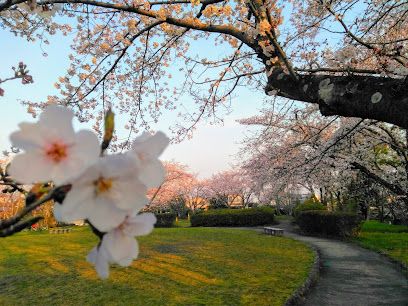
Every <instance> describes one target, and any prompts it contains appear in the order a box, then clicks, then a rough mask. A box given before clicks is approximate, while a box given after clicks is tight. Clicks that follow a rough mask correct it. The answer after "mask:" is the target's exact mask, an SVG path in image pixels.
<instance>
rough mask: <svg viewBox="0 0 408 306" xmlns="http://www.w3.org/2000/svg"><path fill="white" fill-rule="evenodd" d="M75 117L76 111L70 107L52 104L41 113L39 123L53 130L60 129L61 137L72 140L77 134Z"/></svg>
mask: <svg viewBox="0 0 408 306" xmlns="http://www.w3.org/2000/svg"><path fill="white" fill-rule="evenodd" d="M73 117H74V113H73V112H72V110H70V109H69V108H66V107H63V106H57V105H50V106H48V107H47V108H46V109H45V110H44V111H43V112H42V113H41V115H40V120H39V124H41V125H43V126H44V127H46V128H48V129H50V130H51V131H58V135H59V137H60V138H62V139H65V140H69V141H72V140H73V139H74V136H75V132H74V128H73V126H72V118H73Z"/></svg>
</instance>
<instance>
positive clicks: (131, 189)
mask: <svg viewBox="0 0 408 306" xmlns="http://www.w3.org/2000/svg"><path fill="white" fill-rule="evenodd" d="M113 189H114V190H112V192H113V193H115V195H116V197H115V198H116V200H115V205H116V206H117V207H118V208H120V209H124V210H138V211H139V210H140V209H141V208H143V206H145V205H146V204H147V203H148V202H149V201H148V199H147V197H146V193H147V188H146V186H145V185H143V184H142V183H141V182H140V181H139V180H138V179H133V180H129V179H121V178H119V179H116V180H115V183H114V187H113Z"/></svg>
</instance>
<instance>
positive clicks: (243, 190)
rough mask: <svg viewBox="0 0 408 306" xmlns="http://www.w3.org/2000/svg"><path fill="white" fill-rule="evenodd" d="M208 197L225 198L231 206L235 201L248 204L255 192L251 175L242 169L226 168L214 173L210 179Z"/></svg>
mask: <svg viewBox="0 0 408 306" xmlns="http://www.w3.org/2000/svg"><path fill="white" fill-rule="evenodd" d="M207 185H208V191H209V193H208V194H207V197H208V198H216V199H225V200H226V203H225V204H226V205H227V206H231V205H232V204H233V203H234V202H235V201H237V200H238V201H240V202H241V203H242V205H244V206H245V205H247V204H248V202H249V200H250V197H251V195H252V194H253V191H252V186H251V185H250V177H248V176H246V175H245V174H244V172H242V171H240V169H239V168H238V169H234V170H226V171H222V172H219V173H216V174H214V175H213V176H212V177H211V178H210V179H209V180H208V181H207Z"/></svg>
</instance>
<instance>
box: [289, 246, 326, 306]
mask: <svg viewBox="0 0 408 306" xmlns="http://www.w3.org/2000/svg"><path fill="white" fill-rule="evenodd" d="M291 239H293V238H291ZM302 242H303V243H304V244H306V245H307V246H308V247H309V248H311V249H312V251H313V253H314V261H313V264H312V267H311V269H310V270H309V275H308V276H307V278H306V280H305V282H304V283H303V284H302V285H301V286H300V287H298V288H297V289H296V291H295V292H294V293H292V295H291V296H290V297H289V298H288V299H287V300H286V302H285V304H283V306H295V305H302V303H303V302H304V300H305V298H306V296H307V294H308V293H309V292H310V290H311V289H312V288H313V286H314V285H315V284H316V283H317V281H318V280H319V275H320V267H321V257H320V251H319V249H318V248H316V247H315V246H313V245H311V244H309V243H306V242H304V241H302Z"/></svg>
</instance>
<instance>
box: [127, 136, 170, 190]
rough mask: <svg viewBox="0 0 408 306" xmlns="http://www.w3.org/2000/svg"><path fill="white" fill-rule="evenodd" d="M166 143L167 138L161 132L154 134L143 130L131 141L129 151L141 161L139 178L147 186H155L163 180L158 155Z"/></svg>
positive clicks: (163, 173) (162, 169)
mask: <svg viewBox="0 0 408 306" xmlns="http://www.w3.org/2000/svg"><path fill="white" fill-rule="evenodd" d="M168 144H169V139H168V138H167V136H166V135H165V134H164V133H163V132H157V133H156V134H154V135H151V134H150V133H147V132H145V133H143V134H142V135H141V136H139V137H137V138H136V139H135V140H134V142H133V145H132V150H131V151H130V153H131V154H133V155H135V156H136V157H137V158H138V159H139V160H140V162H141V165H142V167H141V169H140V171H141V173H140V179H141V181H142V182H143V183H144V184H145V185H146V187H147V188H152V187H157V186H159V185H160V184H161V183H162V182H163V180H164V176H165V169H164V167H163V164H162V163H161V162H160V161H159V159H158V157H159V156H160V155H161V154H162V153H163V151H164V149H165V148H166V147H167V145H168Z"/></svg>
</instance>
